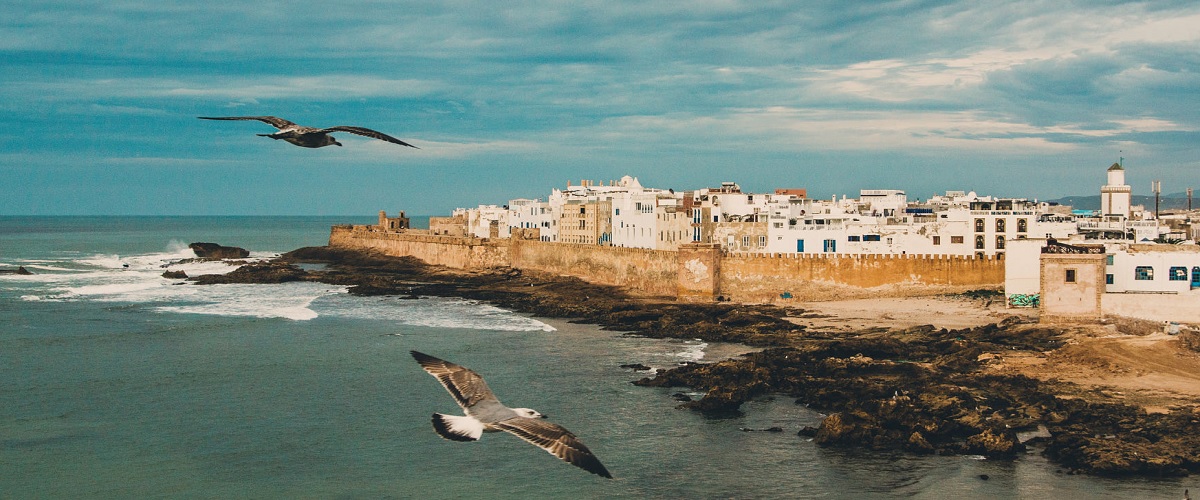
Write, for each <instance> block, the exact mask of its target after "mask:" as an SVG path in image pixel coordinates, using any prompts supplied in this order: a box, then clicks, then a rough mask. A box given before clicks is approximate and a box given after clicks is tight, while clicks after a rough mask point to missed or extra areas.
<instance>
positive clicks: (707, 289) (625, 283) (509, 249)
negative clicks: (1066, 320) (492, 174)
mask: <svg viewBox="0 0 1200 500" xmlns="http://www.w3.org/2000/svg"><path fill="white" fill-rule="evenodd" d="M329 245H330V246H333V247H341V248H354V249H364V250H374V251H378V252H380V253H383V254H385V255H392V256H398V257H399V256H412V257H416V258H419V259H421V260H423V261H425V262H428V263H430V264H436V265H442V266H447V267H452V268H458V269H486V268H492V267H512V268H516V269H530V270H536V271H543V272H548V273H553V274H559V275H565V276H576V277H579V278H582V279H584V280H587V281H590V282H593V283H600V284H606V285H615V286H620V287H624V288H627V289H629V290H630V291H631V292H634V293H637V294H641V295H655V296H669V297H674V298H676V299H678V300H680V301H688V302H711V301H715V300H730V301H734V302H749V303H762V302H771V303H787V302H793V301H800V302H804V301H822V300H839V299H850V298H869V297H880V296H889V297H912V296H927V295H938V294H944V293H955V292H964V291H968V290H977V289H981V288H999V287H1000V286H1002V284H1003V283H1004V261H1002V260H998V259H992V258H983V259H980V258H975V257H957V256H945V255H837V254H755V255H739V254H726V253H724V252H723V251H722V250H721V248H720V247H719V246H717V245H705V244H689V245H683V246H681V247H680V250H679V251H668V250H649V249H640V248H620V247H606V246H598V245H578V244H568V243H552V242H544V241H538V240H533V239H519V238H503V239H495V238H491V239H489V238H475V237H469V236H468V237H461V236H447V235H435V234H433V233H431V232H429V231H422V230H407V231H386V230H383V229H382V228H380V227H379V226H334V227H333V228H332V230H331V232H330V236H329Z"/></svg>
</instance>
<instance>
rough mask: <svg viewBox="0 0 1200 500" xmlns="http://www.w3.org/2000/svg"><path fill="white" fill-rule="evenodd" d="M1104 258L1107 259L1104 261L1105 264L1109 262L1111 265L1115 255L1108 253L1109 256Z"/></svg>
mask: <svg viewBox="0 0 1200 500" xmlns="http://www.w3.org/2000/svg"><path fill="white" fill-rule="evenodd" d="M1104 259H1105V261H1104V263H1105V264H1108V265H1110V266H1111V265H1113V256H1112V255H1108V256H1106V257H1104Z"/></svg>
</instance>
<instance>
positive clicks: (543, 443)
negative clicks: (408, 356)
mask: <svg viewBox="0 0 1200 500" xmlns="http://www.w3.org/2000/svg"><path fill="white" fill-rule="evenodd" d="M411 352H412V357H413V359H415V360H417V363H419V364H420V365H421V368H424V369H425V371H427V372H429V374H430V375H433V376H434V377H435V378H437V379H438V382H441V383H442V385H443V386H445V387H446V390H447V391H449V392H450V395H451V396H454V400H455V401H456V402H458V405H459V406H461V407H462V409H463V411H464V412H465V413H466V416H462V417H458V416H453V415H443V414H441V413H434V414H433V430H434V432H437V434H438V435H439V436H441V437H443V438H446V439H449V440H452V441H477V440H479V438H480V437H481V436H483V433H484V432H499V431H504V432H507V433H510V434H513V435H515V436H517V437H519V438H521V439H524V440H525V441H526V442H528V443H530V444H532V445H534V446H537V447H539V448H541V449H543V450H546V451H547V452H549V453H550V454H551V455H554V456H556V457H558V458H561V459H563V460H565V461H566V462H567V463H569V464H571V465H574V466H576V467H579V468H581V469H583V470H586V471H588V472H591V473H592V474H596V475H599V476H601V477H606V478H609V479H612V474H609V472H608V469H605V468H604V465H603V464H601V463H600V459H598V458H596V456H595V455H593V454H592V452H591V450H589V449H588V448H587V446H584V445H583V443H582V442H580V441H579V439H577V438H576V437H575V435H574V434H571V431H568V430H566V429H564V428H563V427H562V426H560V425H557V424H553V423H550V422H547V421H546V420H544V419H545V418H546V416H545V415H542V414H541V413H538V412H537V411H534V410H531V409H529V408H509V407H507V406H504V405H503V404H501V403H500V400H498V399H496V395H495V394H492V390H491V389H488V386H487V383H486V382H484V381H483V377H481V376H480V375H479V374H478V373H475V372H474V371H471V370H470V369H468V368H465V367H462V366H459V365H456V364H454V363H451V362H449V361H445V360H442V359H438V358H435V357H433V356H430V355H428V354H424V353H420V352H417V351H411Z"/></svg>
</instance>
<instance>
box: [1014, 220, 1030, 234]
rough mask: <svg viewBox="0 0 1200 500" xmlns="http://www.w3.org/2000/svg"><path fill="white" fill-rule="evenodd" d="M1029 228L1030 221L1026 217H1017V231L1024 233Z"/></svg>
mask: <svg viewBox="0 0 1200 500" xmlns="http://www.w3.org/2000/svg"><path fill="white" fill-rule="evenodd" d="M1028 230H1029V222H1028V221H1026V220H1025V219H1017V232H1018V233H1024V232H1026V231H1028Z"/></svg>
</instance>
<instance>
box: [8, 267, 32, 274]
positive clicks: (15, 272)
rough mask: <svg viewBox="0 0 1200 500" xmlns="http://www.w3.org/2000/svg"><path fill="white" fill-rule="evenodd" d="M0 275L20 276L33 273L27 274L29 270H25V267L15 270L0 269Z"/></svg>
mask: <svg viewBox="0 0 1200 500" xmlns="http://www.w3.org/2000/svg"><path fill="white" fill-rule="evenodd" d="M0 274H21V275H30V274H33V273H31V272H29V270H28V269H25V266H17V268H16V269H0Z"/></svg>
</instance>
